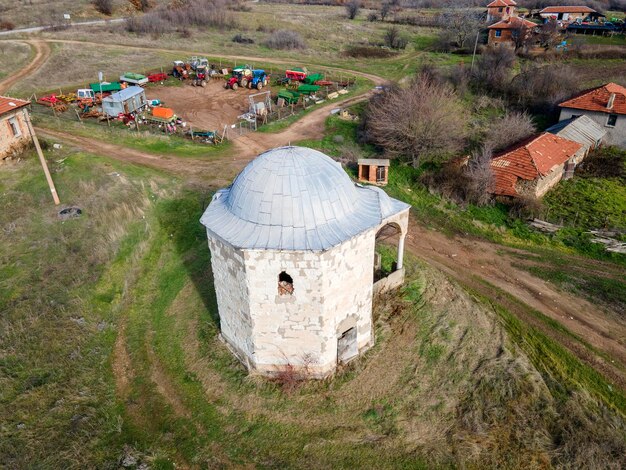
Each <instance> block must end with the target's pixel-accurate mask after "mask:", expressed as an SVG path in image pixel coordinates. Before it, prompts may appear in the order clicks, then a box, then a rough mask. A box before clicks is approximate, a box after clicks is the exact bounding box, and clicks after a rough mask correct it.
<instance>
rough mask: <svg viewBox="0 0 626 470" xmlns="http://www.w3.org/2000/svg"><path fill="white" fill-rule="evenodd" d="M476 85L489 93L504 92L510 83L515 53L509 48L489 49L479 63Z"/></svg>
mask: <svg viewBox="0 0 626 470" xmlns="http://www.w3.org/2000/svg"><path fill="white" fill-rule="evenodd" d="M476 65H477V67H476V72H475V73H474V77H473V78H474V83H475V84H476V86H477V87H478V88H483V89H485V90H486V91H487V92H490V93H493V92H494V91H495V92H504V91H506V89H507V86H508V83H509V81H510V77H511V73H512V71H513V66H514V65H515V53H514V52H513V51H512V50H511V49H510V48H508V47H489V48H487V49H486V50H485V51H484V52H483V53H482V54H481V56H480V58H479V59H478V61H477V64H476Z"/></svg>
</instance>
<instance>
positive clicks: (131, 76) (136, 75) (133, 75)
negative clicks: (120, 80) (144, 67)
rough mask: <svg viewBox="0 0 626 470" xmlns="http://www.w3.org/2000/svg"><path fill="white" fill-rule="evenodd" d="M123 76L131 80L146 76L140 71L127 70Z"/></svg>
mask: <svg viewBox="0 0 626 470" xmlns="http://www.w3.org/2000/svg"><path fill="white" fill-rule="evenodd" d="M122 76H123V77H124V78H128V79H130V80H143V79H144V78H146V76H145V75H141V74H140V73H131V72H126V73H125V74H124V75H122Z"/></svg>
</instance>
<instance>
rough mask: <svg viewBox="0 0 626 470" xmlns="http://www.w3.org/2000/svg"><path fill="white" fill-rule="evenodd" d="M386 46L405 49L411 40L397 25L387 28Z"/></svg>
mask: <svg viewBox="0 0 626 470" xmlns="http://www.w3.org/2000/svg"><path fill="white" fill-rule="evenodd" d="M384 41H385V46H387V47H390V48H392V49H404V48H405V47H406V45H407V43H408V42H409V41H408V39H407V38H405V37H404V36H403V35H402V34H401V33H400V30H399V29H398V28H397V27H396V26H392V27H391V28H387V30H386V31H385V36H384Z"/></svg>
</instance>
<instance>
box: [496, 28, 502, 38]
mask: <svg viewBox="0 0 626 470" xmlns="http://www.w3.org/2000/svg"><path fill="white" fill-rule="evenodd" d="M500 36H502V30H501V29H496V37H497V38H499V37H500Z"/></svg>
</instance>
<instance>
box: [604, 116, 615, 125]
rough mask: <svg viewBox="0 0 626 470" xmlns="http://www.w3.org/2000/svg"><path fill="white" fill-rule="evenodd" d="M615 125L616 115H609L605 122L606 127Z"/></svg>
mask: <svg viewBox="0 0 626 470" xmlns="http://www.w3.org/2000/svg"><path fill="white" fill-rule="evenodd" d="M616 123H617V114H609V117H608V119H607V120H606V125H607V126H608V127H615V124H616Z"/></svg>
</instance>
